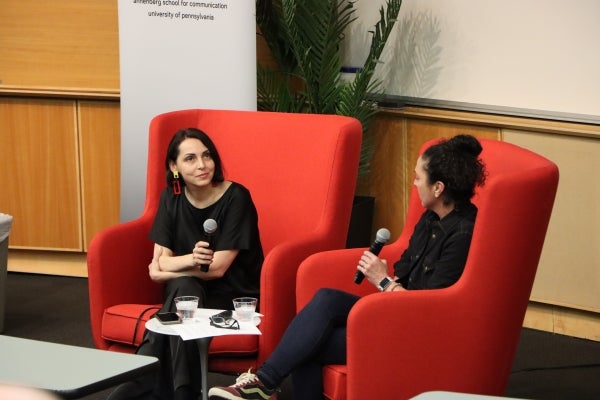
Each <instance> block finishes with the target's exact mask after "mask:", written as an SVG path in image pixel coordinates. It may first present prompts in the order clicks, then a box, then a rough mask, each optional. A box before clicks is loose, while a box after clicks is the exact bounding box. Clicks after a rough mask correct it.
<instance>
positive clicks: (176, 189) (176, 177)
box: [171, 171, 181, 194]
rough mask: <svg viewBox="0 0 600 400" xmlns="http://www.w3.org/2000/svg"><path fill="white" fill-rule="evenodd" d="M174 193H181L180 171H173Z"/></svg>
mask: <svg viewBox="0 0 600 400" xmlns="http://www.w3.org/2000/svg"><path fill="white" fill-rule="evenodd" d="M171 183H172V184H173V193H174V194H181V184H180V183H179V172H177V171H173V181H172V182H171Z"/></svg>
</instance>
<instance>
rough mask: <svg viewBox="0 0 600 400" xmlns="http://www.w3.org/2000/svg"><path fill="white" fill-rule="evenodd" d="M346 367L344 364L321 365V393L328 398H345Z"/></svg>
mask: <svg viewBox="0 0 600 400" xmlns="http://www.w3.org/2000/svg"><path fill="white" fill-rule="evenodd" d="M347 372H348V371H347V368H346V366H345V365H326V366H324V367H323V394H324V395H325V397H326V398H328V399H332V400H333V399H336V400H337V399H345V398H346V378H347Z"/></svg>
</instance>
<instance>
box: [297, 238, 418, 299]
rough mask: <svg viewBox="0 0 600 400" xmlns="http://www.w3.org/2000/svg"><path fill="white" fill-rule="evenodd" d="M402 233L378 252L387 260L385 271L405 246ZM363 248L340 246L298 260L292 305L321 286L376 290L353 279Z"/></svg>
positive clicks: (352, 290) (364, 292) (360, 292)
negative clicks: (298, 266)
mask: <svg viewBox="0 0 600 400" xmlns="http://www.w3.org/2000/svg"><path fill="white" fill-rule="evenodd" d="M406 243H407V242H406V241H405V240H404V238H403V237H401V238H399V239H398V240H397V241H396V242H394V243H393V244H390V245H389V246H385V247H384V248H383V250H382V251H381V253H380V254H379V256H380V258H381V259H384V260H387V261H388V267H389V271H388V272H389V274H390V275H393V273H394V272H393V264H394V262H395V261H397V260H398V258H399V257H400V254H401V253H402V251H403V249H404V248H406ZM365 250H368V249H366V248H355V249H341V250H331V251H325V252H321V253H318V254H313V255H311V256H310V257H308V258H307V259H306V260H304V261H303V262H302V264H301V265H300V268H299V270H298V282H297V284H296V287H297V288H296V309H297V310H300V309H301V308H302V307H304V305H305V304H306V303H308V302H309V301H310V299H311V298H312V297H313V295H314V294H315V293H316V291H317V290H319V289H320V288H323V287H328V288H334V289H339V290H343V291H346V292H349V293H353V294H356V295H358V296H365V295H367V294H371V293H374V292H377V289H376V288H375V286H373V285H372V284H371V283H369V282H368V281H367V279H365V280H363V281H362V283H361V284H356V283H354V275H355V274H356V266H357V265H358V260H359V259H360V257H361V255H362V254H363V253H364V252H365Z"/></svg>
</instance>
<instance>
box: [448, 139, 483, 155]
mask: <svg viewBox="0 0 600 400" xmlns="http://www.w3.org/2000/svg"><path fill="white" fill-rule="evenodd" d="M448 144H449V145H450V146H451V147H452V149H453V150H455V151H459V152H461V153H468V154H470V155H472V156H473V157H477V156H479V154H481V151H482V150H483V148H482V147H481V144H480V143H479V141H478V140H477V139H475V138H474V137H473V136H471V135H456V136H454V137H452V138H451V139H450V140H449V141H448Z"/></svg>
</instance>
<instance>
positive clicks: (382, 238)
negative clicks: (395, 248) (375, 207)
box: [354, 228, 390, 285]
mask: <svg viewBox="0 0 600 400" xmlns="http://www.w3.org/2000/svg"><path fill="white" fill-rule="evenodd" d="M388 240H390V231H388V230H387V229H385V228H381V229H380V230H378V231H377V234H376V235H375V241H374V242H373V244H372V245H371V247H369V251H370V252H371V253H373V254H375V255H376V256H377V255H379V252H380V251H381V248H382V247H383V245H384V244H386V243H387V242H388ZM363 279H365V274H363V273H362V272H360V271H356V274H355V275H354V283H356V284H357V285H360V284H361V283H362V281H363Z"/></svg>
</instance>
